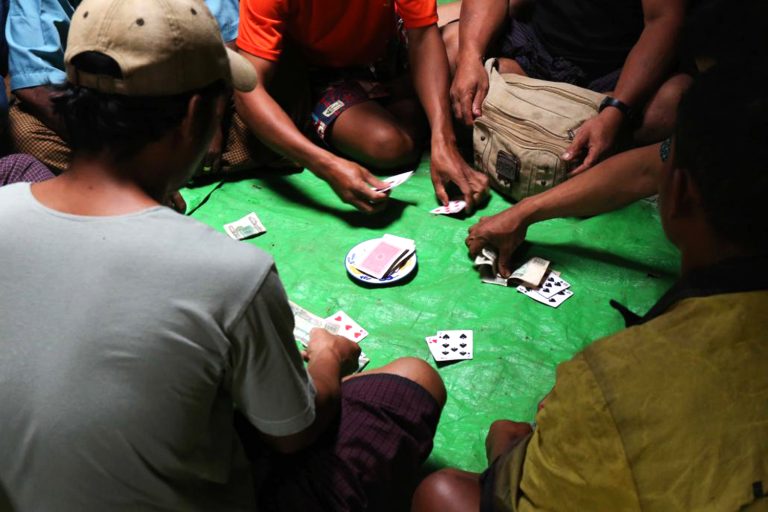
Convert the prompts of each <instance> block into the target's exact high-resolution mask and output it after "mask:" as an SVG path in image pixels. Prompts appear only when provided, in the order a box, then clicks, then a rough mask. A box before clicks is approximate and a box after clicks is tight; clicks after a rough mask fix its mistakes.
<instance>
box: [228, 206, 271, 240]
mask: <svg viewBox="0 0 768 512" xmlns="http://www.w3.org/2000/svg"><path fill="white" fill-rule="evenodd" d="M224 231H226V233H227V235H229V237H230V238H234V239H235V240H244V239H246V238H250V237H252V236H256V235H260V234H262V233H266V232H267V229H266V228H265V227H264V224H262V222H261V220H260V219H259V217H258V215H256V214H255V213H253V212H251V213H249V214H248V215H246V216H245V217H243V218H242V219H238V220H236V221H234V222H230V223H229V224H224Z"/></svg>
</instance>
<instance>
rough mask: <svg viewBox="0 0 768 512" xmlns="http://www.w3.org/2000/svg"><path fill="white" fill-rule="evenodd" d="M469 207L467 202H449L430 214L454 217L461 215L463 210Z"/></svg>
mask: <svg viewBox="0 0 768 512" xmlns="http://www.w3.org/2000/svg"><path fill="white" fill-rule="evenodd" d="M466 207H467V203H466V202H465V201H449V202H448V204H447V205H446V206H438V207H437V208H435V209H434V210H430V212H429V213H434V214H436V215H453V214H456V213H459V212H460V211H461V210H463V209H464V208H466Z"/></svg>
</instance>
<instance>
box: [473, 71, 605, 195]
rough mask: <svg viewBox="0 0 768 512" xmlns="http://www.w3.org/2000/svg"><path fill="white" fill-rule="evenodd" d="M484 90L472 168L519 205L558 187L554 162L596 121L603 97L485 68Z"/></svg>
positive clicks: (561, 173)
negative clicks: (487, 84)
mask: <svg viewBox="0 0 768 512" xmlns="http://www.w3.org/2000/svg"><path fill="white" fill-rule="evenodd" d="M485 68H486V70H487V71H488V76H489V81H490V88H489V90H488V95H487V96H486V98H485V101H483V115H482V116H480V117H478V118H477V119H475V127H474V132H473V136H472V139H473V140H472V142H473V146H474V153H475V167H476V168H477V169H478V170H480V171H482V172H484V173H485V174H487V175H488V177H489V178H490V181H491V185H492V186H493V187H494V188H495V189H496V190H498V191H499V192H501V193H502V194H504V195H506V196H508V197H510V198H512V199H514V200H515V201H519V200H521V199H523V198H525V197H528V196H532V195H534V194H538V193H539V192H543V191H544V190H547V189H549V188H552V187H554V186H555V185H557V184H558V183H561V182H562V181H564V180H565V179H566V177H567V174H568V171H569V170H570V168H569V164H568V163H566V162H565V161H563V160H562V159H561V158H560V155H562V154H563V153H564V152H565V150H566V149H567V148H568V146H569V145H570V144H571V142H572V141H573V137H574V135H575V132H576V129H577V128H578V127H579V126H581V125H582V123H583V122H584V121H586V120H587V119H590V118H592V117H594V116H595V115H597V113H598V108H599V107H600V103H601V102H602V101H603V98H605V95H603V94H599V93H596V92H594V91H590V90H588V89H583V88H581V87H577V86H575V85H570V84H566V83H559V82H547V81H545V80H536V79H534V78H528V77H525V76H520V75H515V74H511V73H510V74H500V73H499V72H498V71H497V70H496V60H495V59H490V60H488V61H487V62H486V63H485Z"/></svg>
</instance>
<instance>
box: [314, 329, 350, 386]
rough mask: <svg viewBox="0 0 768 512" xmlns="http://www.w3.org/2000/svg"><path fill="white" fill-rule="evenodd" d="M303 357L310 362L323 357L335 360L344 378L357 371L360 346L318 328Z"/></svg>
mask: <svg viewBox="0 0 768 512" xmlns="http://www.w3.org/2000/svg"><path fill="white" fill-rule="evenodd" d="M302 355H303V356H304V359H305V360H306V361H309V362H311V361H312V360H313V359H314V358H319V357H323V356H327V357H331V358H333V359H334V360H335V361H337V362H338V363H339V367H340V368H341V376H342V377H343V376H345V375H350V374H352V373H353V372H354V371H355V370H357V367H358V358H359V357H360V346H359V345H358V344H357V343H355V342H353V341H350V340H348V339H347V338H344V337H342V336H336V335H334V334H331V333H330V332H328V331H326V330H325V329H320V328H317V327H316V328H314V329H312V330H311V331H310V333H309V343H308V344H307V348H306V351H305V352H304V354H302Z"/></svg>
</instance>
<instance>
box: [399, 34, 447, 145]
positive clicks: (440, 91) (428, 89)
mask: <svg viewBox="0 0 768 512" xmlns="http://www.w3.org/2000/svg"><path fill="white" fill-rule="evenodd" d="M408 52H409V59H410V63H411V69H412V70H413V84H414V88H415V89H416V94H417V95H418V97H419V100H420V102H421V105H422V107H423V108H424V112H425V113H426V116H427V119H428V121H429V127H430V129H431V133H432V146H433V147H435V146H436V145H446V144H449V145H454V144H455V143H456V140H455V136H454V133H453V125H452V118H451V111H450V107H449V104H448V76H449V75H448V58H447V56H446V53H445V46H444V45H443V40H442V38H441V37H440V32H439V30H438V29H437V27H436V26H434V25H432V26H429V27H425V28H423V29H415V30H410V31H409V32H408Z"/></svg>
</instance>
